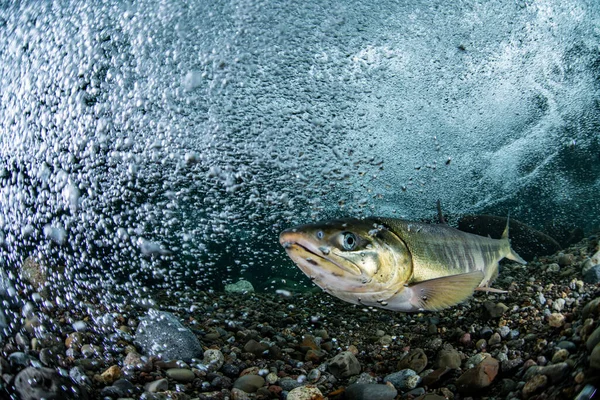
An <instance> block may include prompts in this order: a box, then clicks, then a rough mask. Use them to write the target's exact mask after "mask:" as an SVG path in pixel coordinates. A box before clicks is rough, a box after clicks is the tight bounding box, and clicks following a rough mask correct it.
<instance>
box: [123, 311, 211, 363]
mask: <svg viewBox="0 0 600 400" xmlns="http://www.w3.org/2000/svg"><path fill="white" fill-rule="evenodd" d="M135 341H136V343H137V344H138V345H139V346H140V347H141V348H142V351H143V353H144V354H145V355H153V356H160V357H162V358H163V359H164V360H189V359H191V358H197V357H200V356H201V355H202V354H203V352H202V345H201V344H200V341H199V340H198V338H197V337H196V335H194V333H192V331H191V330H190V329H188V328H186V327H185V326H183V325H182V324H181V322H179V319H178V318H177V317H176V316H175V315H173V314H171V313H169V312H165V311H156V310H150V311H149V312H148V317H146V318H145V319H143V320H142V321H141V322H140V324H139V325H138V327H137V330H136V333H135Z"/></svg>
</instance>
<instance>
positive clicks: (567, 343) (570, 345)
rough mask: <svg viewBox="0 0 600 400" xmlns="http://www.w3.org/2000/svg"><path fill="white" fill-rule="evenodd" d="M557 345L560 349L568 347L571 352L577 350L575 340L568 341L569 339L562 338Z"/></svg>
mask: <svg viewBox="0 0 600 400" xmlns="http://www.w3.org/2000/svg"><path fill="white" fill-rule="evenodd" d="M556 347H558V348H559V349H566V350H568V351H569V352H570V353H573V352H576V351H577V345H576V344H575V343H573V342H570V341H568V340H561V341H560V342H558V343H557V344H556Z"/></svg>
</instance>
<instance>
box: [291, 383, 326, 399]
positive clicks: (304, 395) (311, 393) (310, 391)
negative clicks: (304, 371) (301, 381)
mask: <svg viewBox="0 0 600 400" xmlns="http://www.w3.org/2000/svg"><path fill="white" fill-rule="evenodd" d="M321 399H324V397H323V393H321V391H320V390H319V389H318V388H317V387H315V386H300V387H297V388H295V389H292V390H290V392H289V393H288V395H287V400H321Z"/></svg>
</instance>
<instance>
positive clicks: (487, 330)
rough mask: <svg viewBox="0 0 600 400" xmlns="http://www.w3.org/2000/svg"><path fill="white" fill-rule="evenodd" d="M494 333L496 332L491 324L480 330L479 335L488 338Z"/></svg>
mask: <svg viewBox="0 0 600 400" xmlns="http://www.w3.org/2000/svg"><path fill="white" fill-rule="evenodd" d="M493 333H494V331H493V330H492V328H490V327H489V326H484V327H483V328H481V330H480V331H479V336H481V337H482V338H483V339H485V340H487V339H489V338H490V337H491V336H492V334H493Z"/></svg>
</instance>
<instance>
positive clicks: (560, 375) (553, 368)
mask: <svg viewBox="0 0 600 400" xmlns="http://www.w3.org/2000/svg"><path fill="white" fill-rule="evenodd" d="M569 369H570V367H569V364H567V363H566V362H561V363H558V364H552V365H547V366H545V367H539V366H535V365H534V366H532V367H529V368H528V369H527V371H525V375H524V376H523V378H524V379H526V380H528V379H530V378H531V377H533V376H535V375H546V376H547V377H548V378H550V380H551V381H552V382H554V383H557V382H560V381H562V380H563V379H564V378H566V377H567V375H568V374H569Z"/></svg>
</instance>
